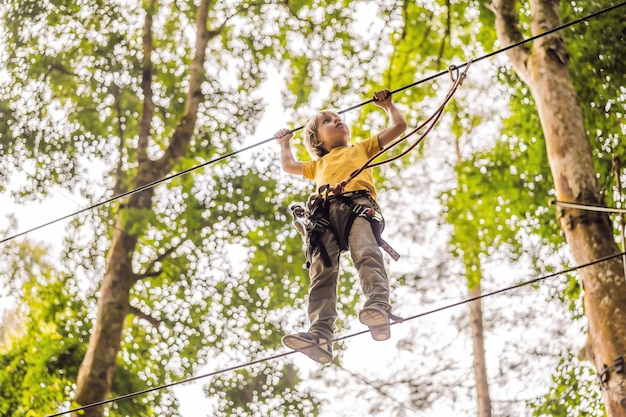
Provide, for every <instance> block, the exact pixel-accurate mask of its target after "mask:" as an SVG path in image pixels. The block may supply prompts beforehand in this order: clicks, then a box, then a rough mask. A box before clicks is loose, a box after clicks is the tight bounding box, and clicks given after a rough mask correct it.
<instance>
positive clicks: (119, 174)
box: [109, 83, 127, 195]
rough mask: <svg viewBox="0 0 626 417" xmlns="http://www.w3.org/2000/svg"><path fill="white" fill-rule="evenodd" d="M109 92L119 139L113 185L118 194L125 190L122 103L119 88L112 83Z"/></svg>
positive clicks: (114, 192) (114, 193)
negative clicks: (115, 113)
mask: <svg viewBox="0 0 626 417" xmlns="http://www.w3.org/2000/svg"><path fill="white" fill-rule="evenodd" d="M109 92H110V93H111V95H113V100H114V106H115V111H116V112H117V135H118V137H119V139H120V143H119V144H118V147H117V152H118V157H117V164H116V166H115V185H114V186H113V195H120V194H123V193H125V192H126V191H127V187H126V186H125V185H124V180H123V179H124V169H123V167H124V149H125V146H124V145H125V141H124V137H125V136H126V135H125V131H124V123H123V122H122V105H121V104H120V100H119V98H120V97H119V96H120V89H119V87H118V86H117V85H116V84H115V83H113V84H111V86H110V87H109Z"/></svg>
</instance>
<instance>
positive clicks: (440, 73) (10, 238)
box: [0, 1, 626, 243]
mask: <svg viewBox="0 0 626 417" xmlns="http://www.w3.org/2000/svg"><path fill="white" fill-rule="evenodd" d="M625 5H626V1H623V2H622V3H619V4H616V5H613V6H610V7H607V8H605V9H602V10H599V11H597V12H595V13H592V14H589V15H587V16H584V17H581V18H579V19H576V20H573V21H571V22H569V23H565V24H562V25H560V26H557V27H555V28H553V29H550V30H547V31H546V32H543V33H540V34H537V35H534V36H531V37H530V38H527V39H523V40H521V41H519V42H516V43H513V44H511V45H508V46H506V47H504V48H501V49H498V50H496V51H493V52H490V53H488V54H485V55H483V56H481V57H479V58H476V59H473V60H471V61H466V62H464V63H462V64H459V65H456V68H458V69H460V68H464V67H466V66H467V65H469V63H470V62H478V61H482V60H485V59H488V58H491V57H493V56H495V55H498V54H501V53H503V52H506V51H508V50H510V49H513V48H517V47H519V46H521V45H524V44H526V43H528V42H532V41H535V40H537V39H539V38H541V37H544V36H548V35H550V34H552V33H555V32H557V31H560V30H563V29H566V28H568V27H570V26H574V25H576V24H579V23H581V22H584V21H587V20H591V19H594V18H596V17H598V16H600V15H602V14H605V13H609V12H611V11H613V10H616V9H618V8H620V7H623V6H625ZM447 73H448V70H447V69H446V70H443V71H440V72H438V73H435V74H432V75H430V76H428V77H426V78H423V79H421V80H419V81H416V82H414V83H412V84H408V85H405V86H404V87H400V88H398V89H396V90H393V91H392V92H391V94H395V93H398V92H401V91H404V90H407V89H409V88H413V87H415V86H418V85H420V84H423V83H425V82H428V81H431V80H434V79H435V78H438V77H441V76H442V75H445V74H447ZM373 101H374V99H370V100H367V101H364V102H362V103H359V104H356V105H354V106H352V107H348V108H346V109H343V110H340V111H338V113H339V114H343V113H346V112H349V111H351V110H354V109H357V108H359V107H362V106H364V105H366V104H369V103H372V102H373ZM303 128H304V126H300V127H297V128H295V129H293V130H291V133H294V132H297V131H299V130H302V129H303ZM273 140H275V139H274V137H273V136H272V137H271V138H268V139H265V140H262V141H260V142H258V143H255V144H252V145H249V146H246V147H244V148H241V149H238V150H236V151H233V152H230V153H227V154H225V155H222V156H219V157H216V158H213V159H211V160H209V161H206V162H203V163H201V164H199V165H196V166H193V167H191V168H188V169H185V170H183V171H180V172H177V173H175V174H172V175H169V176H167V177H163V178H161V179H159V180H156V181H153V182H150V183H148V184H145V185H142V186H140V187H137V188H135V189H133V190H130V191H127V192H124V193H121V194H118V195H115V196H113V197H111V198H109V199H106V200H103V201H101V202H98V203H95V204H93V205H90V206H88V207H85V208H83V209H81V210H78V211H75V212H73V213H70V214H67V215H65V216H62V217H59V218H56V219H54V220H51V221H49V222H46V223H43V224H41V225H39V226H35V227H33V228H31V229H28V230H25V231H23V232H19V233H17V234H14V235H11V236H9V237H6V238H3V239H1V240H0V243H5V242H8V241H10V240H13V239H15V238H18V237H20V236H24V235H26V234H28V233H30V232H34V231H35V230H39V229H42V228H44V227H47V226H50V225H52V224H54V223H58V222H60V221H63V220H66V219H68V218H70V217H74V216H76V215H78V214H81V213H84V212H86V211H89V210H92V209H95V208H98V207H100V206H103V205H105V204H108V203H112V202H114V201H116V200H118V199H120V198H124V197H128V196H130V195H133V194H136V193H139V192H142V191H145V190H147V189H149V188H152V187H155V186H157V185H159V184H162V183H165V182H168V181H170V180H172V179H174V178H178V177H180V176H182V175H186V174H188V173H190V172H192V171H196V170H198V169H201V168H204V167H206V166H208V165H212V164H215V163H217V162H220V161H222V160H224V159H226V158H230V157H232V156H235V155H237V154H239V153H242V152H246V151H249V150H251V149H253V148H256V147H258V146H261V145H264V144H266V143H268V142H271V141H273Z"/></svg>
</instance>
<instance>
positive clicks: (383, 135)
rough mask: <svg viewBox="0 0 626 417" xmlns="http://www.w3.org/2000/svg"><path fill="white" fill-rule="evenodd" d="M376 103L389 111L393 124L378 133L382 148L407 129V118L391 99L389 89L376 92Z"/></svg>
mask: <svg viewBox="0 0 626 417" xmlns="http://www.w3.org/2000/svg"><path fill="white" fill-rule="evenodd" d="M374 104H376V105H377V106H378V107H380V108H381V109H384V110H386V111H387V115H388V116H389V119H390V120H391V126H389V127H388V128H386V129H384V130H382V131H381V132H380V133H379V134H378V144H379V146H380V148H381V149H383V148H385V147H386V146H387V145H389V144H390V143H391V142H393V141H394V140H395V139H397V138H399V137H400V135H402V134H403V133H404V132H405V131H406V127H407V125H406V120H405V119H404V116H403V115H402V113H400V110H398V108H397V107H396V105H395V104H394V103H393V101H392V99H391V92H390V91H389V90H381V91H377V92H375V93H374Z"/></svg>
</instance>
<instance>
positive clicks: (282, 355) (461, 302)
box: [47, 252, 626, 417]
mask: <svg viewBox="0 0 626 417" xmlns="http://www.w3.org/2000/svg"><path fill="white" fill-rule="evenodd" d="M624 255H626V252H620V253H615V254H613V255H608V256H605V257H603V258H599V259H596V260H594V261H591V262H587V263H585V264H581V265H578V266H575V267H572V268H568V269H564V270H562V271H557V272H553V273H551V274H548V275H544V276H542V277H539V278H535V279H531V280H529V281H524V282H521V283H519V284H515V285H511V286H509V287H506V288H501V289H499V290H496V291H492V292H488V293H485V294H481V295H479V296H476V297H471V298H467V299H465V300H461V301H458V302H456V303H453V304H448V305H445V306H443V307H439V308H435V309H432V310H428V311H425V312H423V313H419V314H416V315H414V316H410V317H407V318H405V319H404V320H402V321H397V322H392V323H390V325H391V326H394V325H396V324H400V323H406V322H407V321H410V320H415V319H418V318H421V317H425V316H428V315H431V314H434V313H438V312H441V311H444V310H449V309H451V308H454V307H458V306H460V305H463V304H468V303H471V302H473V301H477V300H481V299H483V298H487V297H491V296H494V295H498V294H502V293H505V292H507V291H511V290H514V289H517V288H520V287H523V286H526V285H530V284H535V283H537V282H540V281H545V280H547V279H549V278H554V277H556V276H559V275H562V274H567V273H570V272H574V271H576V270H578V269H582V268H587V267H590V266H593V265H596V264H599V263H602V262H606V261H609V260H611V259H614V258H618V257H620V256H624ZM366 333H369V330H363V331H360V332H356V333H352V334H348V335H345V336H341V337H338V338H335V339H333V340H330V341H329V342H324V343H334V342H340V341H342V340H347V339H351V338H353V337H356V336H360V335H363V334H366ZM295 353H298V351H296V350H292V351H288V352H283V353H278V354H276V355H271V356H267V357H265V358H260V359H256V360H253V361H250V362H245V363H241V364H238V365H234V366H231V367H228V368H224V369H220V370H217V371H213V372H209V373H207V374H203V375H198V376H194V377H191V378H187V379H182V380H180V381H174V382H170V383H168V384H163V385H159V386H157V387H152V388H148V389H145V390H142V391H137V392H132V393H129V394H125V395H121V396H119V397H115V398H111V399H108V400H104V401H99V402H96V403H92V404H88V405H84V406H82V407H78V408H74V409H71V410H67V411H62V412H59V413H56V414H50V415H48V416H47V417H58V416H62V415H65V414H69V413H74V412H77V411H82V410H86V409H88V408H93V407H98V406H101V405H105V404H110V403H113V402H117V401H121V400H126V399H129V398H133V397H138V396H140V395H144V394H148V393H150V392H154V391H159V390H163V389H166V388H171V387H174V386H176V385H180V384H184V383H187V382H192V381H197V380H199V379H204V378H208V377H211V376H216V375H220V374H223V373H226V372H230V371H235V370H238V369H242V368H246V367H249V366H252V365H257V364H259V363H262V362H268V361H271V360H274V359H279V358H283V357H286V356H289V355H293V354H295Z"/></svg>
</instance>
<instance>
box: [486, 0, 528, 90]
mask: <svg viewBox="0 0 626 417" xmlns="http://www.w3.org/2000/svg"><path fill="white" fill-rule="evenodd" d="M489 8H490V9H491V11H493V12H494V13H495V15H496V33H497V35H498V39H499V40H500V44H501V46H502V47H503V48H505V47H507V46H509V45H511V44H514V43H516V42H519V41H522V40H523V39H524V37H523V36H522V32H521V31H520V29H519V21H518V18H517V10H516V8H515V0H493V3H492V4H491V7H489ZM506 54H507V56H508V57H509V59H510V60H511V63H512V64H513V67H514V68H515V71H516V72H517V73H518V74H519V76H520V77H521V78H522V80H524V82H526V83H528V80H529V78H530V76H529V75H530V74H529V72H528V68H527V66H526V61H527V60H528V56H529V54H530V47H529V46H526V45H522V46H520V47H517V48H512V49H509V50H508V51H507V52H506Z"/></svg>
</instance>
